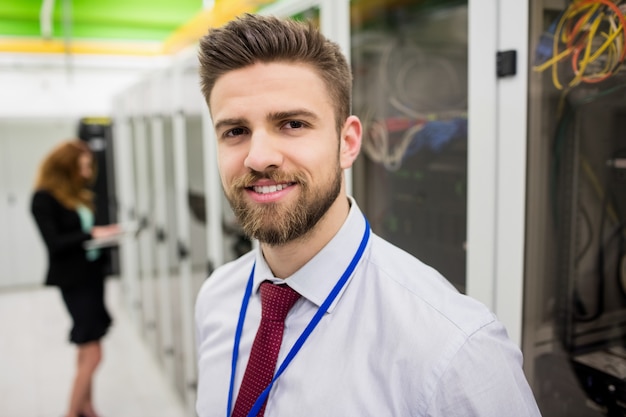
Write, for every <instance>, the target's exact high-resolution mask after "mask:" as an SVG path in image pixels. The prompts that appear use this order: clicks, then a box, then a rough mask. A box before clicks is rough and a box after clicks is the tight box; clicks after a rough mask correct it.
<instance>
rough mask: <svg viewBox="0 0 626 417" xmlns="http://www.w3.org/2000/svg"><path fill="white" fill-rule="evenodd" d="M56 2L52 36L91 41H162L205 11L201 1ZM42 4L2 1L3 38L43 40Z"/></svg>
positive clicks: (33, 0) (27, 0)
mask: <svg viewBox="0 0 626 417" xmlns="http://www.w3.org/2000/svg"><path fill="white" fill-rule="evenodd" d="M67 1H68V0H54V13H53V20H52V29H53V32H52V35H53V37H54V38H59V39H60V38H63V37H65V36H66V35H69V36H70V37H71V38H74V39H88V40H97V39H103V40H150V41H163V40H165V39H166V38H167V37H168V36H169V35H170V34H171V33H172V32H174V31H175V30H176V29H177V28H179V27H180V26H181V25H183V24H184V23H186V22H187V21H189V20H190V19H191V18H192V17H193V16H195V15H196V14H197V13H198V12H200V11H201V10H202V0H100V1H94V0H72V1H71V2H70V7H69V9H70V10H71V11H70V15H71V19H70V25H69V26H68V27H69V28H70V33H69V34H67V33H66V30H65V27H64V10H65V9H67V7H66V6H67V4H66V2H67ZM42 3H43V1H42V0H0V36H2V37H29V38H32V37H41V36H42V34H41V27H40V19H39V15H40V11H41V6H42Z"/></svg>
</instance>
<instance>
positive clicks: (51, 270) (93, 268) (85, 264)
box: [31, 190, 104, 286]
mask: <svg viewBox="0 0 626 417" xmlns="http://www.w3.org/2000/svg"><path fill="white" fill-rule="evenodd" d="M31 212H32V214H33V216H34V218H35V222H36V223H37V227H38V228H39V232H40V233H41V236H42V237H43V240H44V243H45V244H46V249H47V251H48V272H47V274H46V280H45V284H46V285H56V286H75V285H80V284H83V283H84V284H87V283H89V282H90V281H91V282H92V281H93V280H94V279H104V264H103V262H102V256H101V257H100V258H98V259H97V260H95V261H89V260H87V257H86V256H85V255H86V253H85V252H86V251H85V249H84V248H83V243H84V242H85V241H87V240H89V239H91V238H92V237H91V235H90V234H89V233H85V232H83V230H82V226H81V223H80V217H79V216H78V213H77V212H76V211H75V210H70V209H68V208H66V207H65V206H63V205H62V204H61V203H60V202H59V201H58V200H57V199H56V198H55V197H54V196H53V195H52V194H50V193H49V192H47V191H41V190H40V191H36V192H35V194H34V195H33V197H32V200H31Z"/></svg>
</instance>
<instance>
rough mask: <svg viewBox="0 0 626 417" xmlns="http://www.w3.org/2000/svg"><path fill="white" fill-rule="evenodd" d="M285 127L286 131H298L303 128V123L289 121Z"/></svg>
mask: <svg viewBox="0 0 626 417" xmlns="http://www.w3.org/2000/svg"><path fill="white" fill-rule="evenodd" d="M285 127H286V128H287V129H299V128H301V127H304V123H302V122H299V121H297V120H290V121H288V122H287V123H285Z"/></svg>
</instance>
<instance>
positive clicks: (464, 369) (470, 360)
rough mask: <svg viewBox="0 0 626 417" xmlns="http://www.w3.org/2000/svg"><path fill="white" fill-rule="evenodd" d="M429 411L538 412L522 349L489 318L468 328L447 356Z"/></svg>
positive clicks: (474, 414) (443, 415) (464, 415)
mask: <svg viewBox="0 0 626 417" xmlns="http://www.w3.org/2000/svg"><path fill="white" fill-rule="evenodd" d="M427 415H428V416H429V417H502V416H515V417H540V416H541V413H540V411H539V409H538V407H537V403H536V401H535V398H534V395H533V393H532V391H531V389H530V387H529V385H528V382H527V380H526V377H525V375H524V372H523V370H522V354H521V352H520V350H519V348H518V347H517V346H516V345H515V344H514V343H513V342H512V341H511V340H510V339H509V338H508V336H507V334H506V330H505V329H504V327H503V325H502V324H501V323H499V322H497V321H494V322H492V323H490V324H488V325H486V326H484V327H482V328H481V329H479V330H478V331H476V332H475V333H474V334H472V335H471V336H470V337H469V338H468V339H467V341H466V343H465V344H464V345H463V346H462V347H461V348H460V349H459V351H458V352H457V354H456V355H455V357H454V358H453V359H452V361H451V362H450V365H449V367H448V369H447V370H446V371H445V373H444V374H443V376H442V378H441V380H440V381H439V383H438V388H437V390H436V392H435V394H434V397H433V400H432V402H431V403H430V405H429V407H428V413H427Z"/></svg>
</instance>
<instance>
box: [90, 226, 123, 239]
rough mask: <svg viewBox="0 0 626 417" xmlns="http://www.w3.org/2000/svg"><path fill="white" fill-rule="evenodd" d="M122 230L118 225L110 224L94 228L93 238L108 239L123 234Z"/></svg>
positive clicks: (92, 231)
mask: <svg viewBox="0 0 626 417" xmlns="http://www.w3.org/2000/svg"><path fill="white" fill-rule="evenodd" d="M121 231H122V229H121V227H120V226H119V225H118V224H109V225H106V226H94V227H93V229H91V236H92V237H93V238H94V239H100V238H106V237H109V236H114V235H117V234H119V233H121Z"/></svg>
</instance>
